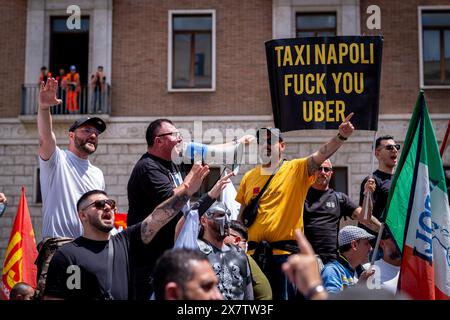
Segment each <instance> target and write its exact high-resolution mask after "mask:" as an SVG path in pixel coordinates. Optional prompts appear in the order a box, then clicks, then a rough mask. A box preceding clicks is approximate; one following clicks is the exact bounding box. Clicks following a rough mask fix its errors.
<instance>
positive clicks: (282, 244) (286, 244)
mask: <svg viewBox="0 0 450 320" xmlns="http://www.w3.org/2000/svg"><path fill="white" fill-rule="evenodd" d="M270 245H271V247H272V248H275V249H280V250H285V251H290V252H292V253H298V252H299V250H298V246H297V242H296V241H295V240H282V241H275V242H270ZM256 247H258V242H255V241H248V250H254V249H256Z"/></svg>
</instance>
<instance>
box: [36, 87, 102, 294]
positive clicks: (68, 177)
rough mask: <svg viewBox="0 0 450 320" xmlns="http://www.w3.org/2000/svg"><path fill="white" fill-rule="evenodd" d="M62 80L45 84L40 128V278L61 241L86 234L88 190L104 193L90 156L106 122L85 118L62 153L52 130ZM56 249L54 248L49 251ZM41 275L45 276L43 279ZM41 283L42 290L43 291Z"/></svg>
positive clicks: (75, 126)
mask: <svg viewBox="0 0 450 320" xmlns="http://www.w3.org/2000/svg"><path fill="white" fill-rule="evenodd" d="M57 89H58V81H57V80H55V79H54V78H49V79H48V80H47V83H45V84H44V83H43V82H42V83H41V87H40V92H39V108H38V116H37V126H38V132H39V166H40V180H41V192H42V202H43V205H42V215H43V226H42V238H43V241H42V242H41V244H40V245H39V247H38V249H41V248H42V250H39V256H38V261H37V265H38V282H39V277H42V275H41V274H43V275H44V279H45V273H46V267H47V266H48V262H49V261H50V259H51V257H52V256H53V253H54V250H55V249H54V248H55V247H57V246H58V244H59V243H60V242H59V241H62V240H64V241H67V239H70V238H72V239H73V238H77V237H79V236H81V235H82V233H83V227H82V225H81V222H80V220H79V218H78V213H77V208H76V204H77V201H78V199H79V198H80V197H81V196H82V195H83V194H84V193H86V192H87V191H90V190H104V189H105V179H104V176H103V172H102V171H101V170H100V169H99V168H97V167H95V166H93V165H92V164H91V163H90V162H89V160H88V156H89V155H90V154H92V153H94V152H95V150H96V149H97V144H98V136H99V135H100V133H102V132H103V131H105V129H106V125H105V122H104V121H103V120H102V119H100V118H97V117H93V118H90V117H87V116H85V117H82V118H80V119H78V120H76V121H75V122H74V123H73V124H72V125H71V126H70V128H69V146H68V148H67V150H61V149H60V148H59V147H58V146H57V145H56V137H55V133H54V132H53V130H52V116H51V113H50V108H51V107H52V106H56V105H58V104H60V103H61V102H62V100H60V99H57V97H56V92H57ZM49 248H53V249H49ZM40 275H41V276H40ZM39 289H40V288H39V283H38V291H39Z"/></svg>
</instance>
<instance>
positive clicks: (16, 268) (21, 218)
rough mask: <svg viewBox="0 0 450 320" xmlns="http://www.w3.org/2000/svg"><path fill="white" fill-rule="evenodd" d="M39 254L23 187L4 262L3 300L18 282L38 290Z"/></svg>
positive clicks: (1, 285)
mask: <svg viewBox="0 0 450 320" xmlns="http://www.w3.org/2000/svg"><path fill="white" fill-rule="evenodd" d="M37 254H38V253H37V250H36V241H35V238H34V231H33V225H32V224H31V219H30V211H29V210H28V205H27V199H26V198H25V188H24V187H22V195H21V196H20V202H19V207H18V208H17V215H16V219H15V221H14V225H13V228H12V230H11V235H10V237H9V243H8V247H7V248H6V253H5V260H4V261H3V270H2V281H1V282H0V288H1V291H0V293H1V295H2V296H3V299H7V300H8V299H9V293H10V292H11V289H12V287H14V285H15V284H16V283H18V282H26V283H28V284H29V285H30V286H32V287H33V288H36V273H37V268H36V265H35V264H34V261H35V260H36V258H37Z"/></svg>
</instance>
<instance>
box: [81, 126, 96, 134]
mask: <svg viewBox="0 0 450 320" xmlns="http://www.w3.org/2000/svg"><path fill="white" fill-rule="evenodd" d="M80 131H81V132H83V133H84V134H88V135H91V134H93V133H95V135H97V136H98V135H99V134H100V131H98V130H97V129H96V128H92V127H84V128H80Z"/></svg>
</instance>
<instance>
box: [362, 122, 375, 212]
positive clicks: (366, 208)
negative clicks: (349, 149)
mask: <svg viewBox="0 0 450 320" xmlns="http://www.w3.org/2000/svg"><path fill="white" fill-rule="evenodd" d="M376 138H377V132H376V131H374V132H373V141H372V157H371V164H370V173H369V179H372V178H373V166H374V158H375V144H376V141H377V139H376ZM367 197H369V199H367V200H366V201H365V204H364V220H367V214H368V211H369V201H371V200H372V192H370V191H369V194H368V195H367Z"/></svg>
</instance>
